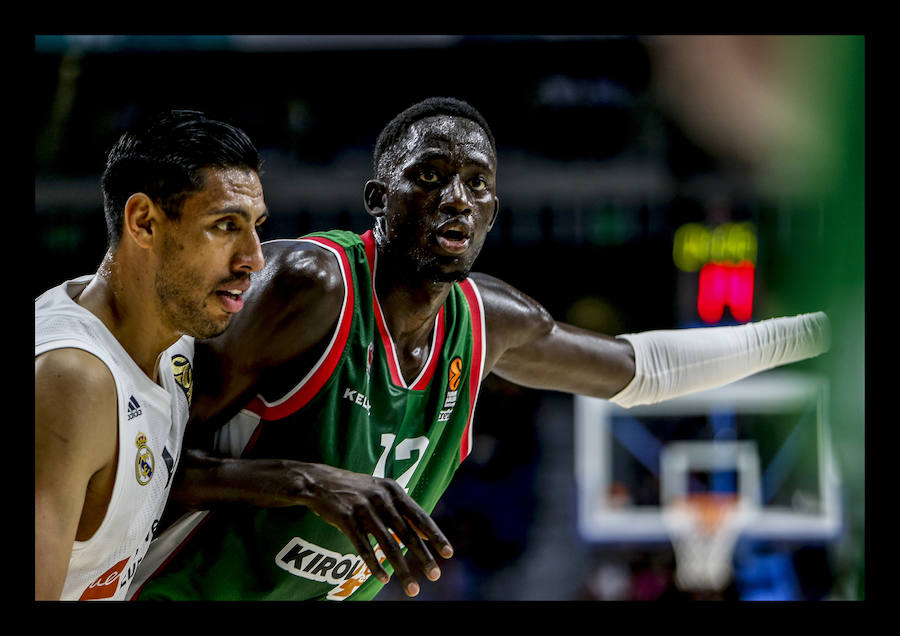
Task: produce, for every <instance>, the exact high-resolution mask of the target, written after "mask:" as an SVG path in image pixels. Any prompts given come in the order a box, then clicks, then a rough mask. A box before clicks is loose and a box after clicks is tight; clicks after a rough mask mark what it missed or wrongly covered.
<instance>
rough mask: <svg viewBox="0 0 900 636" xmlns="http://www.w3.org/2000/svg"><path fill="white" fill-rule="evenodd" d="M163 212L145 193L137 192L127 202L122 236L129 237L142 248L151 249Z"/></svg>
mask: <svg viewBox="0 0 900 636" xmlns="http://www.w3.org/2000/svg"><path fill="white" fill-rule="evenodd" d="M161 213H162V211H161V210H160V209H159V207H158V206H157V205H156V204H154V203H153V201H152V200H151V199H150V197H148V196H147V195H146V194H144V193H143V192H136V193H135V194H132V195H131V196H130V197H128V201H126V202H125V213H124V214H123V221H122V222H123V227H122V235H123V236H125V235H128V236H130V237H131V238H132V240H134V242H135V243H137V245H139V246H140V247H150V246H151V244H152V242H153V238H154V231H155V230H156V228H157V227H158V225H157V222H158V218H159V215H160V214H161Z"/></svg>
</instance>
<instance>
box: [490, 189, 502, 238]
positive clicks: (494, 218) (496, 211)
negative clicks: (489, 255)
mask: <svg viewBox="0 0 900 636" xmlns="http://www.w3.org/2000/svg"><path fill="white" fill-rule="evenodd" d="M499 214H500V197H497V196H495V197H494V213H493V214H491V222H490V223H488V232H490V231H491V228H492V227H494V223H495V222H496V221H497V216H498V215H499Z"/></svg>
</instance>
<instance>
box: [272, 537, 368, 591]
mask: <svg viewBox="0 0 900 636" xmlns="http://www.w3.org/2000/svg"><path fill="white" fill-rule="evenodd" d="M275 563H276V564H277V565H278V567H280V568H281V569H283V570H285V571H286V572H290V573H291V574H293V575H294V576H299V577H301V578H304V579H309V580H310V581H319V582H320V583H330V584H331V585H340V584H342V583H344V582H345V581H347V580H349V579H350V578H352V577H354V576H359V574H360V566H364V562H363V560H362V558H360V557H359V555H356V554H340V553H338V552H332V551H331V550H328V549H326V548H323V547H321V546H318V545H315V544H313V543H309V542H308V541H304V540H303V539H301V538H300V537H294V538H293V539H291V540H290V542H288V544H287V545H286V546H284V548H282V549H281V552H279V553H278V555H277V556H276V557H275Z"/></svg>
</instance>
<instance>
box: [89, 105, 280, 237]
mask: <svg viewBox="0 0 900 636" xmlns="http://www.w3.org/2000/svg"><path fill="white" fill-rule="evenodd" d="M210 167H214V168H234V167H236V168H245V169H249V170H254V171H256V172H257V173H259V172H260V170H261V167H262V162H261V160H260V157H259V153H258V152H257V150H256V147H255V146H254V145H253V142H251V141H250V138H249V137H247V135H246V133H244V131H242V130H240V129H239V128H237V127H236V126H233V125H231V124H228V123H225V122H221V121H216V120H213V119H209V118H208V117H207V116H206V115H204V114H203V113H202V112H199V111H195V110H168V111H164V112H162V113H159V114H156V115H154V116H152V117H150V118H148V119H146V120H144V121H143V122H141V123H140V124H138V125H137V126H135V127H134V128H133V129H131V130H129V131H127V132H125V133H124V134H123V135H122V136H121V137H119V140H118V141H117V142H116V143H115V144H114V145H113V147H112V149H110V151H109V153H108V154H107V158H106V169H105V170H104V172H103V178H102V181H101V188H102V190H103V212H104V215H105V216H106V229H107V240H108V243H109V246H110V247H116V246H117V245H118V244H119V241H120V240H121V238H122V219H123V217H124V212H125V203H126V202H127V201H128V198H129V197H130V196H131V195H132V194H134V193H136V192H143V193H144V194H146V195H147V196H148V197H150V198H151V199H152V200H153V201H154V202H155V203H156V204H157V205H159V206H160V207H161V208H162V209H163V210H164V211H165V213H166V214H167V215H168V216H169V217H170V218H178V216H179V215H180V214H181V208H182V204H183V203H184V199H185V197H186V196H187V195H188V194H190V193H192V192H196V191H198V190H201V189H203V186H204V175H203V170H204V169H205V168H210Z"/></svg>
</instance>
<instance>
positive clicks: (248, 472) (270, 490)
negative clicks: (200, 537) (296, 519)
mask: <svg viewBox="0 0 900 636" xmlns="http://www.w3.org/2000/svg"><path fill="white" fill-rule="evenodd" d="M312 467H313V465H311V464H306V463H304V462H296V461H290V460H281V459H236V458H228V457H213V456H210V455H207V454H205V453H203V452H202V451H196V450H185V459H184V464H183V466H182V469H181V471H180V473H179V477H178V479H177V481H176V483H175V484H174V486H173V489H172V494H171V496H170V498H171V500H172V501H173V502H175V503H177V504H179V505H181V506H183V507H185V508H189V509H193V510H207V509H210V508H216V507H218V506H221V505H226V504H239V505H247V506H256V507H260V508H277V507H283V506H292V505H302V504H304V503H305V502H308V501H309V500H310V499H311V498H312V496H313V492H312V487H311V480H310V478H309V476H308V471H309V470H311V469H312Z"/></svg>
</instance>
